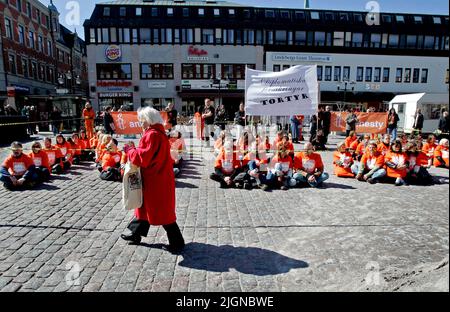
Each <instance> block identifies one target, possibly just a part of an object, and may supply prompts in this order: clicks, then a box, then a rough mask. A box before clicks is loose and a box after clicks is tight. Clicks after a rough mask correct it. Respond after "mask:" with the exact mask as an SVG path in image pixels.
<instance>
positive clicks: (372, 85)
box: [366, 83, 381, 91]
mask: <svg viewBox="0 0 450 312" xmlns="http://www.w3.org/2000/svg"><path fill="white" fill-rule="evenodd" d="M380 89H381V85H380V84H378V83H366V90H368V91H370V90H380Z"/></svg>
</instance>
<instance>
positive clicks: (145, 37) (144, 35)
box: [140, 28, 152, 43]
mask: <svg viewBox="0 0 450 312" xmlns="http://www.w3.org/2000/svg"><path fill="white" fill-rule="evenodd" d="M140 32H141V43H151V42H152V39H151V30H150V29H149V28H141V29H140Z"/></svg>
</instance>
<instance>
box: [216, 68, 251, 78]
mask: <svg viewBox="0 0 450 312" xmlns="http://www.w3.org/2000/svg"><path fill="white" fill-rule="evenodd" d="M250 66H253V65H249V67H250ZM245 67H246V65H245V64H222V79H245Z"/></svg>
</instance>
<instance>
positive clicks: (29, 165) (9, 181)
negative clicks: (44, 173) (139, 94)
mask: <svg viewBox="0 0 450 312" xmlns="http://www.w3.org/2000/svg"><path fill="white" fill-rule="evenodd" d="M11 150H12V154H11V155H10V156H9V157H8V158H6V159H5V161H4V162H3V164H2V166H1V168H0V181H1V182H3V185H4V187H5V188H6V189H8V190H18V189H23V188H32V187H34V186H35V185H36V181H37V179H38V177H37V174H36V172H35V166H34V163H33V160H32V159H31V158H30V157H28V156H27V155H25V154H23V147H22V144H20V143H19V142H13V143H12V144H11Z"/></svg>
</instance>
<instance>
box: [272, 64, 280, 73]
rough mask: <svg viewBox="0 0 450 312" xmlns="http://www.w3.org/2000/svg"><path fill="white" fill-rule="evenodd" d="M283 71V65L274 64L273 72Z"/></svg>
mask: <svg viewBox="0 0 450 312" xmlns="http://www.w3.org/2000/svg"><path fill="white" fill-rule="evenodd" d="M280 71H281V65H278V64H277V65H273V72H276V73H277V72H280Z"/></svg>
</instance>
